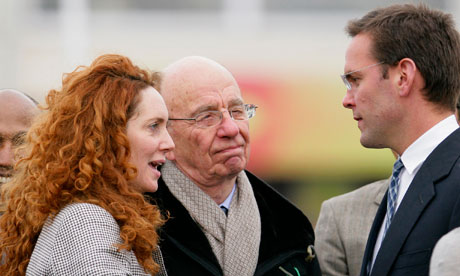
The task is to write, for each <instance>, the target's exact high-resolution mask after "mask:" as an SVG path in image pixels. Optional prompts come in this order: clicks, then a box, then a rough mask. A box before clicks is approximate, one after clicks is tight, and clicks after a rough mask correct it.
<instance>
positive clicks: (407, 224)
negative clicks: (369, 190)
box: [372, 170, 435, 275]
mask: <svg viewBox="0 0 460 276" xmlns="http://www.w3.org/2000/svg"><path fill="white" fill-rule="evenodd" d="M434 194H435V193H434V187H433V182H432V177H431V176H430V175H429V173H428V172H427V170H420V171H419V173H417V175H416V177H415V178H414V180H413V181H412V183H411V185H410V186H409V189H408V191H407V193H406V195H405V196H404V199H403V201H402V202H401V205H400V206H399V208H398V210H397V211H396V214H395V216H394V218H393V221H392V223H391V226H390V228H389V229H388V232H387V234H386V236H385V238H384V240H383V241H382V245H381V247H380V250H379V252H378V255H377V258H376V259H375V263H374V267H373V269H372V271H373V272H376V273H378V275H387V274H388V273H389V271H390V269H391V267H392V265H393V263H394V261H395V260H396V257H397V256H398V254H399V252H400V250H401V247H402V245H403V244H404V242H405V240H406V238H407V236H408V235H409V233H410V232H411V230H412V228H413V227H414V225H415V224H416V222H417V220H418V218H419V217H420V215H421V214H422V212H423V210H424V209H425V207H426V206H427V205H428V204H429V202H430V201H431V199H432V198H433V197H434ZM385 205H386V200H385ZM385 209H386V208H385ZM385 212H386V210H385ZM384 216H385V214H384ZM378 230H379V229H377V233H378ZM374 243H375V241H374ZM374 274H375V273H372V275H374Z"/></svg>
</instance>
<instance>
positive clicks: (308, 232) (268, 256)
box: [149, 171, 321, 276]
mask: <svg viewBox="0 0 460 276" xmlns="http://www.w3.org/2000/svg"><path fill="white" fill-rule="evenodd" d="M246 174H247V176H248V178H249V181H250V183H251V185H252V188H253V191H254V195H255V198H256V201H257V205H258V207H259V212H260V217H261V224H262V236H261V241H260V248H259V260H258V264H257V268H256V272H255V274H254V275H267V276H275V275H280V276H281V275H282V276H285V275H289V274H286V273H284V272H283V271H282V270H281V269H280V268H279V267H280V266H281V267H282V268H283V269H284V270H286V271H289V272H290V273H291V274H292V275H295V276H298V275H321V272H320V269H319V264H318V260H317V258H316V256H315V257H314V258H308V256H310V257H311V256H314V255H315V253H314V249H313V246H312V245H313V243H314V233H313V228H312V226H311V223H310V221H308V219H307V217H306V216H305V215H304V214H303V213H302V211H300V210H299V209H298V208H297V207H295V206H294V205H293V204H292V203H290V202H289V201H288V200H287V199H286V198H284V197H283V196H282V195H280V194H279V193H278V192H276V191H275V190H274V189H273V188H271V187H270V186H269V185H267V184H266V183H265V182H263V181H262V180H260V179H259V178H257V177H256V176H254V175H253V174H251V173H249V172H247V171H246ZM149 196H150V197H151V200H152V202H153V203H156V204H158V205H159V207H160V209H161V210H162V212H163V213H164V214H165V215H168V216H169V217H170V219H169V220H168V221H167V222H166V224H165V225H164V226H163V228H162V229H161V230H160V247H161V252H162V254H163V259H164V262H165V266H166V270H167V271H168V275H170V276H176V275H181V276H182V275H199V276H206V275H213V276H215V275H222V269H221V267H220V266H219V263H218V261H217V259H216V257H215V256H214V253H213V252H212V249H211V246H210V244H209V242H208V240H207V239H206V236H205V235H204V233H203V232H202V231H201V230H200V228H199V227H198V226H197V225H196V224H195V222H194V221H193V219H192V218H191V217H190V215H189V214H188V212H187V210H186V209H185V208H184V206H182V204H181V203H180V202H179V201H178V200H177V199H176V198H175V197H174V196H173V195H172V194H171V192H170V191H169V189H168V187H167V186H166V185H165V183H164V181H163V180H162V179H161V178H160V179H159V181H158V191H157V192H155V193H151V194H149ZM309 247H310V249H308V248H309ZM307 251H311V255H309V254H308V253H307ZM297 271H298V272H297ZM299 273H300V274H299Z"/></svg>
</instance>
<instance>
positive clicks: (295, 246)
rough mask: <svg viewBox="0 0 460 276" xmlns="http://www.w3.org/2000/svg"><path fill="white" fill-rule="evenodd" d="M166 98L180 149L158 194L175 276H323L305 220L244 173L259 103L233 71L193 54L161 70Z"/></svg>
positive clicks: (165, 169)
mask: <svg viewBox="0 0 460 276" xmlns="http://www.w3.org/2000/svg"><path fill="white" fill-rule="evenodd" d="M160 93H161V94H162V96H163V97H164V99H165V102H166V105H167V107H168V110H169V117H170V119H169V120H170V122H169V124H170V125H169V128H168V131H169V132H170V135H171V137H172V138H173V140H174V143H175V144H176V148H175V149H174V151H173V152H172V154H171V156H170V158H171V159H172V161H168V162H166V163H165V164H164V165H163V167H162V168H161V174H162V177H161V178H160V180H159V182H158V191H157V192H156V193H154V194H151V196H152V197H153V200H154V202H156V203H157V204H158V205H159V206H160V208H161V209H162V210H163V211H164V213H165V214H167V215H169V217H170V219H169V220H168V221H167V222H166V224H165V225H164V227H163V228H162V231H161V233H160V235H161V239H160V240H161V243H160V247H161V251H162V253H163V257H164V261H165V265H166V269H167V271H168V275H170V276H171V275H172V276H174V275H200V276H203V275H213V276H215V275H226V276H233V275H238V276H244V275H248V276H249V275H320V270H319V265H318V261H317V259H316V258H315V257H314V251H313V243H314V233H313V228H312V226H311V224H310V222H309V221H308V219H307V217H305V215H304V214H303V213H302V212H301V211H300V210H299V209H298V208H296V207H295V206H294V205H293V204H292V203H290V202H289V201H288V200H286V199H285V198H284V197H283V196H281V195H280V194H279V193H278V192H276V191H275V190H273V189H272V188H271V187H270V186H269V185H267V184H266V183H265V182H263V181H262V180H260V179H259V178H257V177H256V176H254V175H253V174H251V173H250V172H248V171H246V170H245V168H246V165H247V163H248V159H249V145H250V135H249V122H248V120H249V119H250V118H251V117H253V116H254V115H255V109H256V106H255V105H252V104H246V103H245V102H244V100H243V97H242V95H241V92H240V89H239V87H238V84H237V82H236V80H235V78H234V77H233V76H232V74H231V73H230V72H229V71H228V70H227V69H226V68H224V67H223V66H222V65H220V64H218V63H216V62H215V61H212V60H210V59H207V58H203V57H186V58H183V59H181V60H179V61H177V62H175V63H173V64H171V65H169V66H168V67H167V68H166V69H165V70H164V72H163V80H162V85H161V89H160Z"/></svg>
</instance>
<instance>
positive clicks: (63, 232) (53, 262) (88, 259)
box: [26, 203, 165, 276]
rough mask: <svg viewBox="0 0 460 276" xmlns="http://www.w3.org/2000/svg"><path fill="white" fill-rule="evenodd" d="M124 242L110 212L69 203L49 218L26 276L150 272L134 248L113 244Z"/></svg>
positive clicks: (137, 273) (95, 206) (92, 206)
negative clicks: (120, 248)
mask: <svg viewBox="0 0 460 276" xmlns="http://www.w3.org/2000/svg"><path fill="white" fill-rule="evenodd" d="M121 243H122V239H121V238H120V227H119V226H118V224H117V222H116V221H115V219H114V218H113V217H112V215H111V214H110V213H109V212H107V211H106V210H105V209H103V208H102V207H100V206H98V205H94V204H88V203H73V204H69V205H67V206H66V207H64V208H63V209H62V210H61V211H60V212H59V213H58V214H57V215H56V217H55V218H54V220H47V221H46V223H45V225H44V227H43V228H42V231H41V233H40V235H39V237H38V241H37V243H36V245H35V248H34V250H33V252H32V256H31V259H30V262H29V265H28V267H27V271H26V275H31V276H38V275H75V276H76V275H133V276H134V275H135V276H138V275H139V276H140V275H142V276H144V275H149V274H147V273H146V272H145V271H144V269H143V267H141V266H140V265H139V263H138V262H137V259H136V256H135V254H134V252H133V251H126V250H122V251H120V252H119V251H118V250H117V247H116V246H114V244H121ZM155 254H160V256H161V253H159V252H155ZM157 258H158V256H156V255H154V259H155V261H157V262H158V260H157ZM160 266H162V261H161V260H160ZM163 271H164V267H163ZM159 275H165V274H159Z"/></svg>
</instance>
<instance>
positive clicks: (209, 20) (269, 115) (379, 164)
mask: <svg viewBox="0 0 460 276" xmlns="http://www.w3.org/2000/svg"><path fill="white" fill-rule="evenodd" d="M391 3H426V4H427V5H428V6H430V7H432V8H437V9H441V10H444V11H447V12H449V13H451V14H452V15H453V16H454V18H455V19H456V21H457V26H458V25H459V24H458V22H459V21H460V19H459V17H460V2H459V1H458V0H425V1H388V0H2V1H1V4H0V88H15V89H18V90H21V91H23V92H26V93H28V94H30V95H31V96H33V97H34V98H36V99H37V100H38V101H39V102H40V103H44V99H45V95H46V94H47V92H48V91H49V90H50V89H58V88H60V85H61V79H62V74H63V73H66V72H71V71H73V70H74V69H75V68H76V67H77V66H78V65H89V64H90V63H91V61H92V60H93V59H94V58H95V57H97V56H98V55H100V54H104V53H117V54H122V55H126V56H128V57H130V58H131V59H132V60H133V61H134V62H135V63H136V64H137V65H139V66H141V67H144V68H149V69H151V70H161V69H162V68H163V67H165V66H166V65H167V64H169V63H171V62H173V61H175V60H177V59H179V58H181V57H184V56H188V55H201V56H206V57H209V58H211V59H214V60H216V61H218V62H219V63H221V64H223V65H224V66H226V67H227V68H228V69H229V70H230V71H231V72H232V73H233V74H234V75H235V77H236V79H237V81H238V82H239V84H240V87H241V90H242V92H243V96H244V98H245V101H246V102H247V103H254V104H257V105H258V106H259V109H258V110H257V115H256V117H254V118H253V119H251V121H250V127H251V161H250V165H249V169H250V170H251V171H253V172H255V173H256V174H257V175H259V176H260V177H262V178H264V179H265V180H267V181H268V182H269V183H270V184H272V185H273V186H274V187H275V188H276V189H278V190H279V191H280V192H282V193H283V194H284V195H286V196H287V197H288V198H290V199H291V200H292V201H294V202H295V203H296V204H297V205H298V206H299V207H300V208H301V209H302V210H303V211H304V212H305V214H307V216H308V217H309V218H310V220H311V221H312V223H313V224H315V222H316V220H317V216H318V213H319V209H320V206H321V203H322V202H323V201H324V200H325V199H328V198H330V197H332V196H335V195H339V194H342V193H345V192H348V191H351V190H353V189H356V188H358V187H359V186H361V185H364V184H366V183H369V182H371V181H374V180H377V179H382V178H387V177H389V175H390V174H391V168H392V164H393V162H394V157H393V156H392V154H391V152H390V150H388V149H380V150H375V149H365V148H363V147H362V146H361V145H360V143H359V137H360V132H359V130H358V128H357V124H356V122H355V121H354V120H353V118H352V113H351V111H350V110H347V109H345V108H343V107H342V104H341V101H342V98H343V96H344V94H345V92H346V90H345V87H344V85H343V83H342V81H341V79H340V77H339V75H340V74H342V73H343V66H344V53H345V50H346V47H347V44H348V43H349V41H350V39H349V38H348V37H347V35H346V34H345V32H344V26H345V24H346V22H347V21H348V20H350V19H354V18H358V17H361V16H362V15H364V14H365V13H366V12H367V11H369V10H371V9H373V8H376V7H380V6H386V5H389V4H391Z"/></svg>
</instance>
